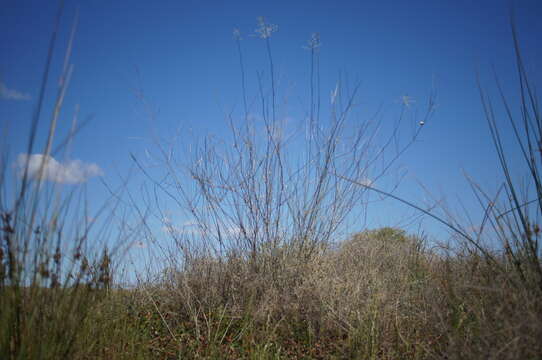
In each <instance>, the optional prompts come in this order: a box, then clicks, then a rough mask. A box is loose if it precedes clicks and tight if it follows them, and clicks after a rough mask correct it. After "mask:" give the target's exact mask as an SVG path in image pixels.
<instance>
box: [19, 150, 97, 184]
mask: <svg viewBox="0 0 542 360" xmlns="http://www.w3.org/2000/svg"><path fill="white" fill-rule="evenodd" d="M42 163H44V168H43V171H42V172H41V177H42V179H43V180H49V181H53V182H57V183H61V184H79V183H83V182H85V181H87V180H88V179H89V178H91V177H94V176H102V175H103V171H102V169H100V167H99V166H98V165H96V164H93V163H90V164H87V163H84V162H82V161H81V160H69V161H66V162H64V163H62V162H59V161H57V160H55V159H54V158H53V157H52V156H45V155H42V154H32V155H28V154H19V156H18V157H17V167H18V170H19V174H22V173H23V172H24V169H25V168H26V167H27V166H28V175H29V176H30V177H31V178H33V179H37V178H39V177H40V169H41V166H42Z"/></svg>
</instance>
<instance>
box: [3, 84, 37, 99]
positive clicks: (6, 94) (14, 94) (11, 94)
mask: <svg viewBox="0 0 542 360" xmlns="http://www.w3.org/2000/svg"><path fill="white" fill-rule="evenodd" d="M0 98H2V99H6V100H30V95H28V94H24V93H22V92H20V91H17V90H13V89H8V87H7V86H6V84H4V83H3V82H0Z"/></svg>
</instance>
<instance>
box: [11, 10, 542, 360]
mask: <svg viewBox="0 0 542 360" xmlns="http://www.w3.org/2000/svg"><path fill="white" fill-rule="evenodd" d="M260 25H261V26H262V29H263V30H265V29H272V27H270V26H268V25H267V24H265V22H264V20H263V19H262V20H261V24H260ZM263 30H262V31H263ZM262 34H266V36H263V35H262V37H263V38H264V40H265V42H266V45H267V47H266V49H267V50H269V49H270V47H269V41H270V34H271V31H264V32H262ZM515 45H516V52H517V54H518V69H519V76H520V78H521V80H522V82H521V89H520V92H521V95H522V97H521V99H522V110H523V111H522V114H523V117H524V118H523V119H520V121H519V122H517V123H515V122H514V119H513V117H512V116H511V115H509V116H510V117H509V118H510V121H511V122H512V124H517V126H518V128H517V129H518V131H517V132H516V136H517V140H518V142H519V144H520V145H522V146H523V148H524V150H525V152H524V155H525V161H526V164H527V168H528V170H529V174H530V176H531V182H532V183H533V184H535V190H536V195H537V196H536V199H537V200H535V203H536V205H537V206H538V205H540V208H541V209H542V200H541V199H542V186H541V185H540V184H541V178H540V175H539V174H540V173H539V166H540V165H539V164H540V161H539V160H537V159H539V156H540V154H539V149H538V148H537V146H538V145H537V146H535V145H533V144H540V143H542V138H541V136H542V135H540V134H542V133H540V132H537V131H533V128H531V127H537V128H538V127H540V126H541V125H542V118H541V116H540V114H539V112H538V111H539V107H538V103H537V102H536V97H535V96H534V91H533V90H531V89H532V88H531V85H530V84H529V82H528V79H527V76H526V74H525V71H524V68H523V65H522V62H521V57H520V56H519V49H518V47H517V40H516V43H515ZM53 46H54V44H52V45H51V49H52V48H53ZM316 48H317V46H314V47H312V48H311V57H313V59H314V57H316V56H317V52H315V51H314V50H315V49H316ZM239 51H240V53H239V54H240V55H241V47H240V46H239ZM50 57H51V55H49V58H50ZM268 57H269V60H270V65H271V66H270V68H271V84H272V85H273V86H272V90H271V91H272V94H271V98H272V99H273V101H272V102H269V101H268V102H264V101H263V100H264V98H265V97H266V96H265V95H264V92H262V95H261V99H262V103H264V104H267V105H264V106H263V108H264V109H263V110H262V111H263V113H262V119H263V122H264V126H263V128H262V129H258V128H257V126H256V125H255V124H254V123H253V122H252V121H253V120H251V119H250V118H249V116H248V111H247V110H246V108H245V112H246V113H245V115H246V116H245V118H244V119H243V121H242V122H241V124H240V125H239V124H236V123H235V122H234V121H232V125H231V126H232V137H233V144H232V147H231V148H229V151H221V150H224V149H222V148H221V147H220V146H221V143H213V142H212V141H209V142H205V143H204V146H203V147H202V148H200V149H199V151H195V152H194V153H195V154H196V155H197V156H195V157H194V158H193V159H188V161H187V163H188V166H187V169H188V174H189V177H190V179H192V180H193V181H194V184H195V189H196V191H195V193H187V192H184V191H183V190H182V188H180V187H178V186H177V183H175V186H174V188H175V189H177V192H176V193H174V192H172V191H171V189H168V188H165V185H164V183H159V182H154V183H153V184H154V185H155V186H156V190H157V191H156V193H157V194H160V192H161V191H163V192H168V195H169V196H174V197H176V199H177V200H178V203H179V204H180V206H185V207H186V210H188V211H189V212H190V213H191V214H192V215H193V217H194V219H197V220H196V223H195V225H194V226H195V228H196V229H197V231H194V232H193V233H191V234H186V233H179V232H177V231H175V228H174V227H173V226H172V225H171V224H168V223H167V221H166V223H165V224H164V225H165V226H166V227H167V226H169V225H170V228H169V230H170V235H171V237H172V240H173V243H174V244H175V246H174V249H173V250H171V252H169V253H166V252H164V253H162V255H161V256H163V258H161V259H160V260H161V261H162V262H166V263H168V264H170V265H171V266H170V267H168V269H167V270H166V271H164V272H163V273H161V275H160V276H159V277H155V278H152V280H151V281H147V282H142V281H141V282H140V283H139V284H138V285H137V286H135V287H134V288H130V289H126V288H125V289H123V288H121V287H120V286H118V284H117V283H116V282H115V279H116V277H115V276H114V275H116V273H115V270H116V269H117V267H116V266H114V264H115V263H116V262H120V261H122V251H121V250H120V249H122V245H123V244H124V243H123V240H125V237H124V235H123V234H120V235H118V238H119V239H120V240H115V241H113V239H109V238H106V239H97V238H96V237H97V236H98V235H100V234H101V236H105V235H104V234H110V232H107V231H98V232H96V231H93V226H94V225H93V224H94V223H95V222H92V223H89V222H88V221H87V220H86V219H87V218H86V217H85V216H86V215H85V216H83V215H84V214H86V213H85V211H83V210H82V209H80V208H81V207H83V205H84V202H82V201H81V202H80V201H77V199H80V198H79V197H77V196H76V194H73V193H70V194H65V193H64V192H62V191H60V190H58V189H56V188H54V187H53V188H49V187H48V186H49V185H50V184H49V185H48V184H44V183H43V181H42V180H41V177H40V176H38V177H37V178H32V179H31V178H30V176H28V166H27V168H26V169H25V171H24V174H23V176H22V177H19V178H17V186H16V189H15V190H13V189H11V188H10V187H9V186H8V182H7V181H6V180H5V176H7V175H6V173H7V172H6V170H5V169H6V166H7V163H6V161H4V162H3V163H2V165H3V168H2V170H3V171H2V175H3V177H2V178H1V179H0V180H1V183H0V186H1V187H2V189H1V191H0V193H1V194H5V193H9V192H12V193H14V194H15V196H13V197H8V198H5V197H2V199H1V209H0V216H1V218H0V221H1V223H2V227H1V229H0V242H1V245H0V358H2V359H198V358H199V359H468V358H477V359H478V358H479V359H488V358H496V359H537V358H541V357H542V342H541V341H540V339H542V321H541V320H542V301H541V300H542V267H541V263H540V261H541V259H540V247H539V238H540V227H539V223H538V218H537V217H536V214H539V212H538V213H537V212H536V209H535V210H534V211H535V213H534V214H533V213H532V212H533V210H532V208H531V207H529V206H526V203H525V202H524V201H523V200H522V199H520V198H519V196H517V195H516V194H518V193H519V189H518V186H517V184H516V183H514V181H513V180H514V179H513V178H511V177H510V176H509V173H508V170H507V169H508V167H507V165H506V159H505V156H504V155H505V149H504V148H503V147H502V144H501V141H500V138H499V128H498V126H497V124H496V122H495V118H494V116H495V115H494V114H495V111H493V110H492V109H491V108H490V105H489V102H488V101H487V98H486V96H485V93H484V92H483V91H481V94H482V102H483V105H484V107H485V108H486V111H487V114H488V121H489V124H490V127H491V132H492V135H493V137H494V140H495V145H496V147H497V150H498V152H499V156H500V158H501V161H502V162H501V164H502V166H503V170H504V177H505V185H504V189H505V192H506V193H507V194H509V195H511V196H509V197H507V199H511V200H509V201H510V204H505V205H509V206H503V209H505V210H503V209H500V210H498V209H497V206H496V205H495V203H496V199H495V198H494V197H490V196H486V194H485V193H483V192H482V190H481V188H480V187H479V186H477V185H476V184H472V185H473V188H474V189H475V190H476V191H477V192H476V194H477V195H478V196H479V198H480V201H481V202H482V203H484V204H485V205H487V206H485V208H486V209H487V210H486V213H485V215H486V217H485V219H486V222H487V224H489V225H488V226H492V231H491V232H490V233H491V234H492V235H491V236H492V237H493V239H494V240H495V241H494V242H492V243H491V244H490V245H491V246H490V245H486V244H485V243H484V242H482V237H479V236H471V235H469V233H468V232H467V231H465V230H464V229H463V228H462V227H461V224H458V223H454V222H446V221H444V220H442V219H441V218H438V219H440V220H439V221H444V222H445V223H447V225H448V226H449V227H450V228H452V229H453V230H454V231H455V232H456V233H457V239H456V241H455V243H454V244H453V245H454V246H453V247H451V248H452V249H453V250H450V249H446V248H443V247H437V246H434V244H429V243H428V242H427V240H426V239H424V238H423V237H420V236H414V235H409V234H407V233H406V232H405V231H404V230H401V229H394V228H383V229H377V230H367V231H362V232H360V233H358V234H354V235H353V236H351V237H350V238H349V239H347V240H345V241H343V242H339V243H336V242H335V240H336V238H335V236H337V229H338V228H339V227H340V225H341V224H342V222H343V221H344V219H345V217H346V216H347V215H348V214H349V213H350V212H351V211H352V209H354V207H355V206H356V203H357V202H358V201H360V199H362V196H363V194H365V193H366V192H367V191H373V190H374V191H380V190H378V189H376V188H374V187H372V185H371V184H370V183H368V182H363V183H361V182H359V179H367V178H368V177H369V174H368V169H367V168H366V167H363V166H362V165H363V164H372V163H374V162H375V160H376V159H380V156H381V153H382V152H381V151H380V149H378V151H377V150H374V151H373V150H372V148H371V146H372V144H371V143H370V142H367V141H365V139H366V137H367V136H368V137H369V138H372V136H371V135H372V134H371V133H370V132H368V129H369V126H368V125H367V124H361V125H359V128H358V129H357V130H355V131H352V128H351V127H349V126H350V125H348V124H349V123H348V122H347V119H348V115H349V113H350V110H351V104H352V101H353V99H354V97H355V91H354V93H353V94H352V96H350V97H345V98H343V99H342V100H343V101H341V103H342V104H346V105H345V106H344V107H339V105H338V104H337V105H336V107H335V108H334V109H333V111H332V115H331V120H330V122H329V123H327V125H326V127H325V128H320V127H318V126H316V125H313V121H311V122H310V123H311V125H310V127H309V129H308V132H309V134H311V136H309V139H308V140H307V142H306V143H305V144H304V145H303V146H305V147H304V149H305V152H304V153H303V154H302V156H300V157H299V158H296V159H292V158H290V157H288V155H286V154H287V153H288V152H287V150H285V149H287V147H288V146H289V144H290V143H289V142H288V141H286V140H285V139H284V135H283V134H282V132H281V131H280V129H282V126H283V125H282V124H281V123H280V121H279V120H277V119H275V115H274V114H275V106H276V105H275V93H274V92H275V88H274V82H273V76H274V75H273V67H272V64H273V63H272V54H271V52H270V50H269V52H268ZM48 71H49V65H48V66H47V67H46V69H45V74H46V75H47V74H48ZM44 79H45V80H44V82H46V81H47V80H46V79H47V76H44ZM311 85H313V84H312V83H311ZM62 86H67V85H65V84H64V85H62ZM44 88H45V86H44ZM243 88H244V87H243ZM64 90H65V88H62V91H60V92H59V93H60V94H61V95H59V99H58V100H57V103H56V105H57V108H58V109H59V110H60V108H61V106H62V93H63V91H64ZM42 95H43V94H42ZM340 96H343V95H340ZM245 98H246V96H245ZM503 99H504V98H503ZM315 101H316V100H315V99H313V98H312V93H311V120H312V117H313V116H314V123H316V122H318V121H320V119H319V118H318V116H319V115H317V112H316V111H314V112H313V111H312V110H313V109H315ZM337 103H339V102H337ZM429 103H430V106H429V109H428V111H427V114H428V115H427V116H430V114H431V112H432V111H433V105H432V104H433V103H432V102H431V101H430V102H429ZM504 103H505V112H506V113H507V114H509V113H508V112H507V109H508V105H507V104H506V101H505V102H504ZM266 106H267V108H266ZM269 107H271V110H273V111H269ZM269 114H273V115H272V116H269ZM39 116H40V115H39V107H38V113H37V114H36V118H35V121H34V125H33V126H34V127H35V126H36V123H37V121H38V119H39ZM55 124H56V119H54V118H53V119H52V120H51V132H50V134H51V135H50V137H51V138H52V134H54V132H55V126H56V125H55ZM521 129H523V130H524V133H522V132H521ZM33 130H34V129H33ZM257 131H261V132H260V134H259V135H258V136H259V138H258V139H259V140H258V141H256V135H255V134H256V132H257ZM34 133H35V132H34V131H32V132H31V134H34ZM261 133H263V134H265V135H264V136H263V137H262V136H261ZM345 133H348V134H350V135H351V134H354V135H353V136H350V137H349V138H345V137H344V135H345ZM417 135H418V132H416V134H415V135H414V138H415V137H416V136H417ZM33 136H34V135H31V136H30V139H29V150H30V151H29V152H28V153H31V152H32V151H31V150H32V147H33V143H34V138H33ZM392 136H396V135H395V134H394V135H392ZM262 139H263V140H262ZM411 143H412V142H409V143H407V144H406V145H405V146H404V147H403V148H401V149H400V150H399V151H398V152H397V156H399V155H400V154H401V153H402V152H403V151H404V149H406V148H407V147H408V146H410V144H411ZM339 144H341V145H345V146H346V148H347V149H348V150H347V151H345V152H341V151H340V150H339ZM296 146H299V144H296ZM50 151H51V146H50V141H48V145H47V147H46V149H45V150H44V154H46V155H49V154H50ZM163 153H164V154H168V152H167V151H164V152H163ZM347 155H348V156H347ZM167 156H169V155H167ZM397 156H396V157H393V158H392V159H393V160H391V161H389V160H388V163H386V166H384V167H383V168H384V171H383V172H382V174H378V173H377V174H374V173H373V174H372V176H371V178H373V179H376V178H378V177H380V176H382V175H384V173H385V171H386V170H387V169H388V168H389V166H391V164H392V163H393V161H394V160H395V159H396V158H397ZM3 158H4V157H3ZM294 160H295V161H294ZM345 160H346V161H345ZM135 161H136V163H137V164H140V163H139V161H138V159H135ZM44 163H45V160H44ZM44 166H45V165H43V166H42V170H41V171H43V167H44ZM142 169H143V166H142ZM165 169H166V171H167V172H168V173H169V175H170V176H171V177H172V178H173V179H177V178H178V177H177V176H181V175H182V174H181V172H180V171H179V169H178V168H176V167H175V165H174V162H173V161H172V160H171V159H170V158H169V157H167V159H166V164H165ZM150 180H151V181H152V179H150ZM194 194H195V195H194ZM157 196H158V195H157ZM528 200H531V199H528ZM400 201H401V200H400ZM531 204H532V202H531ZM112 208H114V205H113V207H112ZM107 209H110V208H106V210H105V212H107ZM140 213H142V212H140ZM426 213H428V212H427V211H426ZM428 215H430V216H433V217H438V216H436V215H434V214H433V213H428ZM83 217H85V219H83ZM162 218H164V217H162ZM480 232H481V231H480ZM97 234H98V235H97ZM126 236H127V235H126ZM497 240H498V241H497ZM430 245H431V246H430ZM111 249H114V250H111ZM149 277H150V276H149Z"/></svg>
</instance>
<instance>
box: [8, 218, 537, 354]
mask: <svg viewBox="0 0 542 360" xmlns="http://www.w3.org/2000/svg"><path fill="white" fill-rule="evenodd" d="M502 262H503V263H502V265H503V266H506V264H505V260H504V259H502ZM298 265H300V264H298V263H296V261H295V260H294V259H284V258H283V259H281V261H280V265H279V266H280V267H281V271H280V273H281V278H276V277H275V278H273V275H272V274H271V273H266V272H259V273H254V272H253V271H252V267H251V266H249V263H248V262H247V261H246V260H242V259H240V258H238V257H233V256H232V257H229V258H227V259H208V258H207V259H205V258H204V259H198V261H195V262H194V264H193V265H191V266H189V267H187V268H186V270H185V271H182V272H176V273H173V274H168V275H167V276H164V278H163V279H160V280H157V281H155V282H153V283H149V284H141V285H140V286H139V287H138V288H135V289H131V290H120V289H104V288H99V289H95V288H92V287H90V286H80V287H77V288H75V287H74V288H59V289H54V288H53V289H51V288H42V287H31V288H19V289H15V288H13V287H6V286H4V287H2V288H1V289H0V302H1V305H2V306H1V307H0V309H1V310H0V311H1V313H0V316H2V320H3V321H2V322H1V324H2V325H1V331H2V332H1V334H2V338H1V340H2V343H1V344H2V357H3V358H6V359H17V358H20V359H23V358H47V359H49V358H51V359H54V358H73V359H117V358H118V359H124V358H126V359H134V358H135V359H197V358H206V359H465V358H476V359H478V358H496V359H536V358H539V357H540V355H541V354H542V344H541V343H540V341H539V339H540V338H542V322H541V321H540V319H541V318H542V306H541V303H540V292H539V291H537V290H535V289H529V288H525V287H518V286H516V285H514V284H515V283H514V276H515V275H512V274H511V273H508V274H507V273H500V270H498V269H496V268H495V265H494V264H491V263H488V262H487V261H485V259H484V258H483V257H482V256H480V255H479V254H475V253H473V254H468V255H467V254H456V255H453V256H452V255H443V254H435V253H434V252H432V251H429V250H427V249H425V247H424V245H423V242H422V241H421V240H420V239H418V238H415V237H409V236H407V235H405V234H404V232H402V231H400V230H396V229H389V228H385V229H380V230H376V231H371V232H365V233H361V234H358V235H356V236H354V237H353V238H352V239H350V240H349V241H347V242H345V243H343V244H342V245H341V246H340V247H339V248H338V249H334V250H326V251H322V252H321V253H320V254H318V256H315V257H314V259H313V260H312V261H310V262H308V263H304V264H302V266H298ZM16 309H17V310H16ZM15 310H16V311H15ZM14 317H17V320H14V319H13V318H14Z"/></svg>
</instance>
